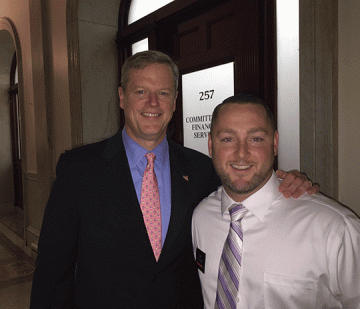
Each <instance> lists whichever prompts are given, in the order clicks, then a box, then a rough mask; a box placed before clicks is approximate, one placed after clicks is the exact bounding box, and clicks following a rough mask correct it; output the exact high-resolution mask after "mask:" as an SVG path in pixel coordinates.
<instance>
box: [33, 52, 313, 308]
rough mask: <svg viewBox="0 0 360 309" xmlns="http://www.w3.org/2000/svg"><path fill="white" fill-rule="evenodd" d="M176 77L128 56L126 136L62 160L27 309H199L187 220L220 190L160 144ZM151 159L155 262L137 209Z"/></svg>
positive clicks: (142, 56)
mask: <svg viewBox="0 0 360 309" xmlns="http://www.w3.org/2000/svg"><path fill="white" fill-rule="evenodd" d="M178 76H179V73H178V68H177V67H176V65H175V64H174V63H173V62H172V60H171V59H170V58H169V57H167V56H166V55H164V54H162V53H159V52H155V51H149V52H143V53H138V54H136V55H134V56H132V57H130V58H129V59H128V60H127V61H126V62H125V64H124V66H123V70H122V80H121V83H122V87H120V88H119V95H120V106H121V108H123V109H124V113H125V127H124V129H123V130H121V131H119V133H118V134H116V135H115V136H113V137H111V138H109V139H108V140H105V141H102V142H99V143H95V144H91V145H86V146H82V147H80V148H77V149H74V150H72V151H70V152H66V153H65V154H63V155H62V156H61V157H60V160H59V163H58V165H57V178H56V181H55V183H54V186H53V189H52V191H51V195H50V198H49V201H48V204H47V207H46V211H45V214H44V219H43V225H42V229H41V235H40V239H39V250H38V257H37V261H36V263H37V265H36V270H35V273H34V279H33V289H32V296H31V308H33V309H36V308H101V309H103V308H167V309H171V308H179V309H180V308H181V309H191V308H202V307H203V301H202V295H201V289H200V283H199V278H198V274H197V269H196V265H195V262H194V258H193V255H192V242H191V216H192V212H193V209H194V208H195V206H196V205H197V204H198V203H199V202H200V201H201V200H202V199H203V198H204V197H206V196H207V195H209V194H210V193H211V192H212V191H214V190H215V189H216V188H217V186H218V185H220V181H219V179H218V177H217V175H216V173H215V171H214V169H213V166H212V162H211V159H210V158H208V157H207V156H205V155H203V154H200V153H198V152H196V151H194V150H191V149H187V148H185V147H183V146H180V145H177V144H176V143H174V142H172V141H171V140H170V139H169V138H166V130H167V126H168V123H169V121H170V120H171V117H172V114H173V112H174V110H175V101H176V97H177V84H178ZM149 152H151V153H154V154H155V155H156V158H155V174H156V178H157V182H158V187H159V195H160V206H161V229H162V233H161V236H162V237H161V247H162V248H161V254H160V257H159V259H157V258H155V256H154V252H153V248H152V246H151V243H150V241H149V236H148V232H147V229H146V226H145V224H144V219H143V213H142V210H141V207H140V200H141V187H142V175H143V173H144V170H145V167H146V165H147V161H146V158H145V157H144V155H145V154H146V153H149ZM294 179H295V180H294ZM292 180H294V181H292ZM284 183H285V184H286V185H287V184H289V183H290V185H289V190H290V192H294V194H299V193H303V192H305V191H306V190H307V189H308V188H309V187H310V184H309V182H308V181H307V179H304V176H303V175H299V176H298V177H297V178H296V177H295V176H294V175H292V174H289V175H288V177H287V179H286V180H285V181H284ZM296 188H297V191H296V190H295V189H296ZM317 191H318V188H317V187H313V188H310V189H309V190H308V192H309V193H313V192H317ZM287 193H288V194H289V192H287Z"/></svg>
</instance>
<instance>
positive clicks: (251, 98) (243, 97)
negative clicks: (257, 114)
mask: <svg viewBox="0 0 360 309" xmlns="http://www.w3.org/2000/svg"><path fill="white" fill-rule="evenodd" d="M231 103H234V104H258V105H261V106H263V107H264V108H265V111H266V116H267V118H268V121H269V123H270V125H271V127H272V129H273V130H274V131H275V130H276V126H275V118H274V114H273V112H272V110H271V109H270V107H269V105H267V104H266V102H265V101H264V100H262V99H261V98H260V97H258V96H257V95H255V94H253V93H247V92H243V93H240V94H237V95H234V96H231V97H229V98H227V99H225V100H224V101H223V102H222V103H220V104H219V105H218V106H216V107H215V109H214V111H213V114H212V118H211V127H210V133H212V128H213V126H214V124H215V121H216V120H217V118H218V116H219V111H220V109H221V107H222V106H224V105H226V104H231Z"/></svg>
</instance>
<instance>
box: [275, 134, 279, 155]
mask: <svg viewBox="0 0 360 309" xmlns="http://www.w3.org/2000/svg"><path fill="white" fill-rule="evenodd" d="M278 147H279V132H278V131H275V132H274V157H275V156H277V154H278Z"/></svg>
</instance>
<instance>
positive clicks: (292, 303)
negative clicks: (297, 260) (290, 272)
mask: <svg viewBox="0 0 360 309" xmlns="http://www.w3.org/2000/svg"><path fill="white" fill-rule="evenodd" d="M317 286H318V282H317V280H311V279H307V278H306V279H305V278H297V277H289V276H284V275H278V274H271V273H265V274H264V301H265V308H266V309H268V308H269V309H270V308H271V309H272V308H273V309H288V308H291V309H295V308H301V309H303V308H306V309H312V308H315V304H316V294H317Z"/></svg>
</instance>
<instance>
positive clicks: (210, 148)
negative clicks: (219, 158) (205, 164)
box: [208, 133, 212, 158]
mask: <svg viewBox="0 0 360 309" xmlns="http://www.w3.org/2000/svg"><path fill="white" fill-rule="evenodd" d="M208 151H209V156H210V158H211V157H212V139H211V134H210V133H209V135H208Z"/></svg>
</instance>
